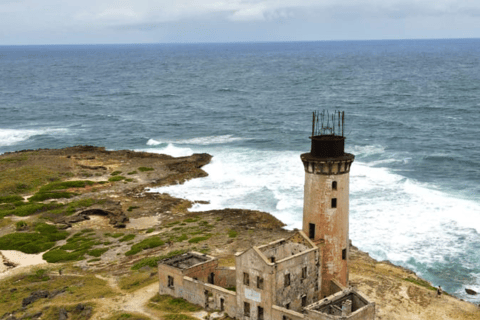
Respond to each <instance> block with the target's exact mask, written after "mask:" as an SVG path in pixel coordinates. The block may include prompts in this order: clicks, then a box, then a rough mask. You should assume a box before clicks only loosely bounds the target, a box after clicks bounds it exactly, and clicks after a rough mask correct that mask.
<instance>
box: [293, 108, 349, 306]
mask: <svg viewBox="0 0 480 320" xmlns="http://www.w3.org/2000/svg"><path fill="white" fill-rule="evenodd" d="M344 120H345V114H344V112H335V113H333V114H329V113H327V112H325V111H323V112H322V113H315V112H314V113H313V123H312V136H311V137H310V139H311V141H312V146H311V150H310V153H304V154H302V155H301V156H300V157H301V159H302V162H303V165H304V167H305V189H304V204H303V232H305V234H307V235H308V236H309V238H310V239H311V240H312V241H313V242H314V243H316V244H317V246H318V247H319V248H320V250H321V252H322V261H321V265H320V273H321V278H322V285H321V292H320V298H323V297H325V296H328V295H330V294H331V293H332V292H331V283H332V280H337V281H338V282H340V284H342V285H343V286H348V253H349V252H348V251H349V237H348V215H349V210H348V202H349V187H348V185H349V172H350V166H351V165H352V162H353V160H354V158H355V156H354V155H353V154H350V153H345V151H344V147H345V136H344V130H343V129H344Z"/></svg>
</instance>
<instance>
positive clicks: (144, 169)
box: [138, 167, 155, 172]
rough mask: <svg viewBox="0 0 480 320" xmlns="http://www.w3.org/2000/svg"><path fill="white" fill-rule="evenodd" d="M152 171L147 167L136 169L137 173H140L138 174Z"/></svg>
mask: <svg viewBox="0 0 480 320" xmlns="http://www.w3.org/2000/svg"><path fill="white" fill-rule="evenodd" d="M153 170H155V169H153V168H149V167H139V168H138V171H140V172H146V171H153Z"/></svg>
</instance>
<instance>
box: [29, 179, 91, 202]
mask: <svg viewBox="0 0 480 320" xmlns="http://www.w3.org/2000/svg"><path fill="white" fill-rule="evenodd" d="M93 184H94V182H93V181H88V180H80V181H56V182H52V183H49V184H47V185H44V186H43V187H41V188H40V190H38V192H37V193H35V194H34V195H33V196H32V197H30V199H28V201H30V202H33V201H44V200H47V199H60V198H71V197H72V196H75V195H77V194H76V193H72V192H66V191H62V192H61V191H58V190H65V189H70V188H85V187H86V186H91V185H93Z"/></svg>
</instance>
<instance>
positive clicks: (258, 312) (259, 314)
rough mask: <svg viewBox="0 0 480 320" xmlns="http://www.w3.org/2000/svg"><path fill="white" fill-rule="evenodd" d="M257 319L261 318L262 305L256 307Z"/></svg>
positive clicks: (261, 319)
mask: <svg viewBox="0 0 480 320" xmlns="http://www.w3.org/2000/svg"><path fill="white" fill-rule="evenodd" d="M257 319H258V320H263V319H264V318H263V308H262V307H258V308H257Z"/></svg>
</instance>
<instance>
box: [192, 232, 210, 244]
mask: <svg viewBox="0 0 480 320" xmlns="http://www.w3.org/2000/svg"><path fill="white" fill-rule="evenodd" d="M211 236H212V235H210V234H207V235H205V236H202V237H194V238H192V239H190V240H188V242H189V243H199V242H202V241H205V240H208V239H210V237H211Z"/></svg>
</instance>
